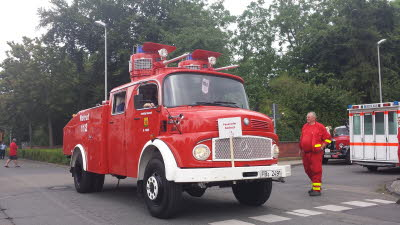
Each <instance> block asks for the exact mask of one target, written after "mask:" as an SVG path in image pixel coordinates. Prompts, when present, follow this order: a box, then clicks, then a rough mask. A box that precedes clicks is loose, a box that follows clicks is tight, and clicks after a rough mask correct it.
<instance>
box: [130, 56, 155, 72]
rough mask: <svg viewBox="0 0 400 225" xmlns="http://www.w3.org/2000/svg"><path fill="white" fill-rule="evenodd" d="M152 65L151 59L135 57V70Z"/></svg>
mask: <svg viewBox="0 0 400 225" xmlns="http://www.w3.org/2000/svg"><path fill="white" fill-rule="evenodd" d="M152 67H153V63H152V59H135V67H134V68H135V70H148V69H151V68H152Z"/></svg>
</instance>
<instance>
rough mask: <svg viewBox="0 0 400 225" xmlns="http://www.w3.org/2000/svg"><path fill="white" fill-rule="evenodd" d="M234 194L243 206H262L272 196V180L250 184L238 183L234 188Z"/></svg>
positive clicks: (256, 181)
mask: <svg viewBox="0 0 400 225" xmlns="http://www.w3.org/2000/svg"><path fill="white" fill-rule="evenodd" d="M232 191H233V194H234V195H235V197H236V199H237V200H238V201H239V202H240V204H243V205H250V206H260V205H262V204H264V203H265V202H266V201H267V200H268V199H269V196H270V195H271V191H272V180H271V179H267V180H255V181H250V182H246V181H243V182H238V183H237V184H235V185H233V186H232Z"/></svg>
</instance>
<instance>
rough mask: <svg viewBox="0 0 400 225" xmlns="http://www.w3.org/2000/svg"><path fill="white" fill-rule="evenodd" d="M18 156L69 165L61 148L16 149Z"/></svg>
mask: <svg viewBox="0 0 400 225" xmlns="http://www.w3.org/2000/svg"><path fill="white" fill-rule="evenodd" d="M18 157H19V158H24V159H31V160H36V161H42V162H49V163H57V164H62V165H69V161H70V159H68V158H67V157H66V156H65V155H64V153H63V151H62V149H61V148H56V149H18Z"/></svg>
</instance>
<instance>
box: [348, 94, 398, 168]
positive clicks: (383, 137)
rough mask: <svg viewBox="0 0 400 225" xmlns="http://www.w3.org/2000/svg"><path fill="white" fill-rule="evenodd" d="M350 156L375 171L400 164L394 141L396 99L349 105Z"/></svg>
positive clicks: (353, 160)
mask: <svg viewBox="0 0 400 225" xmlns="http://www.w3.org/2000/svg"><path fill="white" fill-rule="evenodd" d="M348 111H349V124H350V126H349V127H350V149H351V150H350V152H351V155H350V158H351V161H352V162H353V163H355V164H359V165H362V166H364V167H367V168H368V170H369V171H376V170H377V169H378V167H396V166H400V163H399V158H398V146H399V142H398V140H397V132H398V121H399V120H400V116H399V114H400V106H399V102H397V101H395V102H385V103H375V104H364V105H349V107H348Z"/></svg>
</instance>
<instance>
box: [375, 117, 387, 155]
mask: <svg viewBox="0 0 400 225" xmlns="http://www.w3.org/2000/svg"><path fill="white" fill-rule="evenodd" d="M374 114H375V115H374V117H375V119H374V123H375V159H376V160H387V152H386V143H387V140H386V132H385V131H386V129H385V119H387V116H385V112H374Z"/></svg>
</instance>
